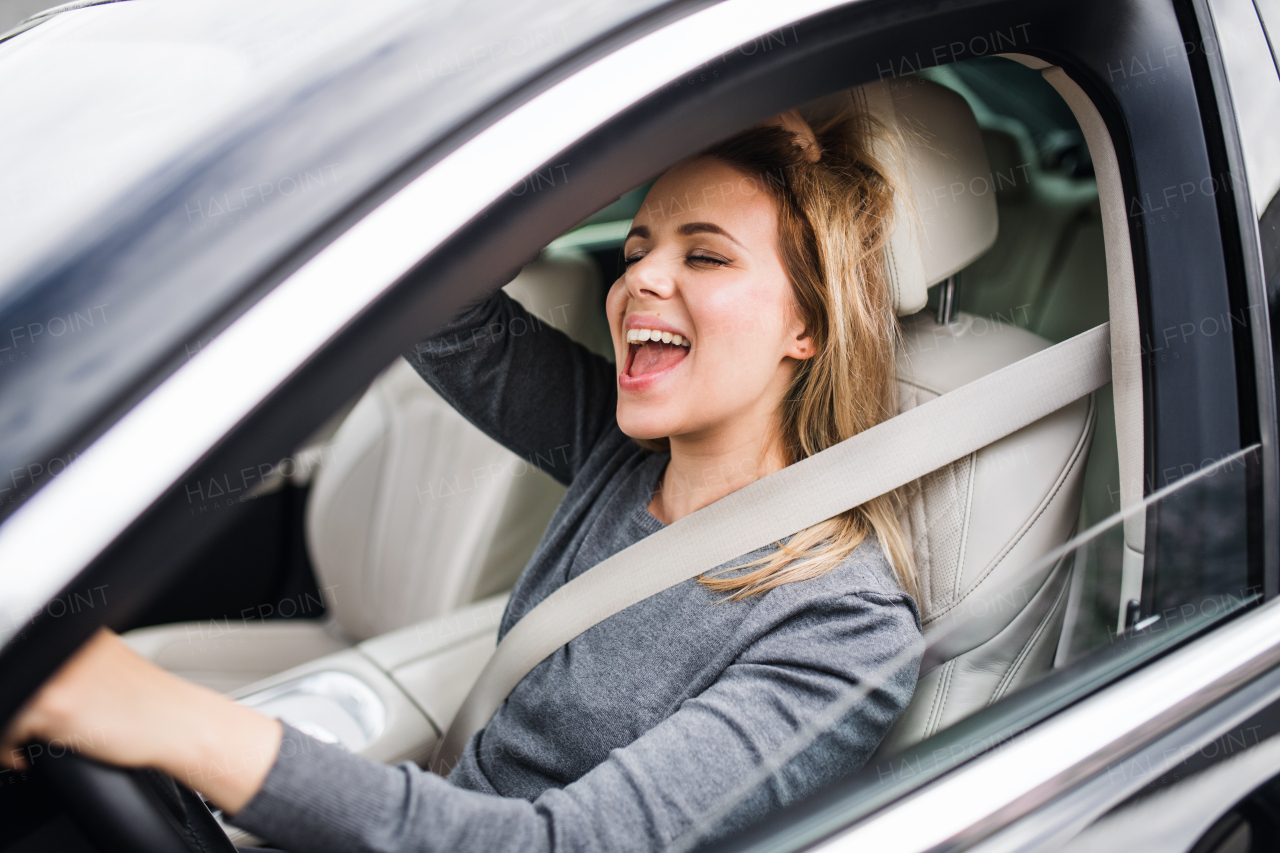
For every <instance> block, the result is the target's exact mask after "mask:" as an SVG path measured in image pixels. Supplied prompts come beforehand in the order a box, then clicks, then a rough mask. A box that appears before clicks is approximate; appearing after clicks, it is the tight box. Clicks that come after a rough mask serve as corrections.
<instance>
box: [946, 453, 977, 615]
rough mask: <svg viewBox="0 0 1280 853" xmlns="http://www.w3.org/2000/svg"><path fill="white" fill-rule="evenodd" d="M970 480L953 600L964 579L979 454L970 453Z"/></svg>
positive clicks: (958, 592) (965, 497)
mask: <svg viewBox="0 0 1280 853" xmlns="http://www.w3.org/2000/svg"><path fill="white" fill-rule="evenodd" d="M968 458H969V482H968V484H967V486H966V487H965V492H964V524H962V525H961V527H960V553H959V554H957V555H956V578H955V582H954V583H953V584H952V585H951V600H952V601H954V600H955V599H956V596H958V595H959V594H960V589H961V586H962V583H963V581H964V555H965V552H967V551H968V550H969V524H970V522H972V521H973V483H974V480H976V479H977V478H978V454H977V453H970V454H969V457H968Z"/></svg>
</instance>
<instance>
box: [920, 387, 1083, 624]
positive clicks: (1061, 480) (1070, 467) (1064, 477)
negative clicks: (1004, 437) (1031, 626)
mask: <svg viewBox="0 0 1280 853" xmlns="http://www.w3.org/2000/svg"><path fill="white" fill-rule="evenodd" d="M1096 417H1097V408H1096V405H1095V402H1094V395H1093V394H1090V395H1089V414H1088V417H1086V418H1085V428H1084V429H1083V430H1081V432H1080V438H1079V439H1077V441H1076V446H1075V449H1074V450H1072V452H1071V458H1070V459H1068V461H1067V465H1066V466H1065V467H1064V468H1063V469H1062V473H1061V474H1060V475H1059V476H1058V480H1057V482H1055V483H1054V485H1053V488H1051V489H1050V490H1049V493H1048V494H1047V495H1046V496H1045V499H1044V500H1043V501H1041V503H1040V506H1038V507H1036V511H1035V512H1034V513H1032V514H1031V516H1030V517H1029V518H1028V519H1027V521H1026V523H1025V524H1023V525H1022V527H1021V528H1020V529H1019V530H1018V532H1017V533H1016V534H1014V536H1013V538H1012V539H1010V540H1009V541H1008V542H1007V543H1006V544H1005V546H1004V547H1003V548H1001V549H1000V553H999V554H997V555H996V556H995V558H994V559H992V561H991V562H990V563H989V564H988V565H987V568H986V569H984V570H983V571H982V574H981V575H979V576H978V578H977V579H976V580H974V582H973V584H972V585H971V586H970V587H969V589H968V590H967V591H966V592H965V593H964V595H962V596H960V597H959V598H957V599H956V600H955V601H953V602H952V603H951V604H949V605H947V607H945V608H943V610H941V611H940V612H938V613H934V614H930V616H929V619H928V620H927V621H928V622H930V623H932V622H934V621H936V620H937V619H938V618H939V617H941V616H944V615H946V614H947V613H949V612H950V611H952V610H954V609H955V608H956V607H958V606H960V604H961V603H962V602H963V601H964V600H965V599H966V598H968V597H969V596H970V595H972V594H973V593H974V591H975V590H977V588H978V587H979V586H981V585H982V582H983V581H984V580H986V579H987V577H988V576H989V575H990V574H991V573H992V572H993V571H995V569H996V567H997V566H999V565H1000V563H1002V562H1003V561H1004V558H1005V557H1007V556H1008V555H1009V552H1010V551H1012V550H1013V549H1014V547H1015V546H1016V545H1017V544H1018V543H1019V542H1021V541H1022V539H1023V538H1024V537H1025V536H1026V535H1027V533H1028V532H1030V530H1031V528H1032V527H1034V526H1035V523H1036V522H1037V521H1038V520H1039V519H1040V517H1041V516H1042V515H1044V513H1045V511H1046V510H1047V509H1048V508H1049V506H1050V505H1051V504H1052V503H1053V501H1054V500H1055V499H1056V498H1057V496H1058V494H1059V492H1061V491H1062V487H1063V486H1064V485H1066V483H1067V481H1068V480H1069V479H1070V477H1071V472H1072V471H1074V470H1075V469H1076V467H1077V466H1078V465H1079V464H1080V460H1081V458H1083V457H1084V448H1085V447H1086V446H1087V445H1088V444H1089V441H1090V439H1091V438H1092V437H1093V426H1094V423H1095V420H1096ZM1014 434H1015V435H1016V434H1017V433H1014Z"/></svg>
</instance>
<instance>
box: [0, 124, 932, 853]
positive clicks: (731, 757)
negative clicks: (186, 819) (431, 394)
mask: <svg viewBox="0 0 1280 853" xmlns="http://www.w3.org/2000/svg"><path fill="white" fill-rule="evenodd" d="M870 139H871V133H870V131H869V130H868V129H867V124H866V122H865V121H863V120H860V119H857V118H856V117H852V116H846V117H845V118H843V119H840V120H833V121H831V122H830V123H829V124H827V125H826V126H823V127H821V128H819V132H817V133H816V134H815V133H814V131H813V130H812V129H810V127H809V126H808V125H807V124H806V123H805V122H804V120H803V119H802V118H801V117H800V116H799V114H798V113H795V112H792V113H788V114H785V115H783V116H780V117H778V118H777V119H775V120H774V121H772V122H769V123H767V124H765V125H763V126H760V127H757V128H753V129H751V130H748V131H745V132H743V133H741V134H739V135H738V136H736V137H734V138H732V139H730V140H728V141H726V142H724V143H721V144H718V145H716V146H714V147H713V148H711V149H709V150H708V151H706V152H704V153H703V154H702V155H700V156H697V157H695V158H693V159H691V160H689V161H687V162H684V163H681V164H679V165H678V166H676V167H675V168H673V169H671V170H670V171H669V172H667V173H666V174H665V175H663V176H662V178H661V179H660V180H659V181H658V182H657V183H656V184H655V185H654V187H653V189H652V190H651V191H650V193H649V195H648V197H647V199H646V200H645V203H644V206H643V207H642V208H641V210H640V213H639V214H638V215H637V216H636V218H635V222H634V225H633V227H632V229H631V232H630V234H629V235H628V237H627V240H626V244H625V247H624V252H625V258H626V264H627V268H626V272H625V273H624V275H623V276H622V277H621V278H619V279H618V281H617V282H615V283H614V285H613V287H612V289H611V290H610V292H609V296H608V302H607V314H608V319H609V324H610V328H611V331H612V334H613V343H614V349H615V354H616V356H617V359H616V364H609V363H608V362H607V361H605V360H604V359H601V358H599V357H597V356H594V355H591V354H590V353H588V352H587V351H586V350H585V349H584V348H582V347H580V346H578V345H576V344H574V343H573V342H572V341H570V340H569V339H568V338H566V337H565V336H563V335H561V334H560V333H559V332H556V331H554V330H552V329H550V328H548V327H545V326H539V325H538V324H537V323H536V322H531V320H530V318H529V316H528V315H527V314H526V313H525V312H524V311H523V309H521V307H520V306H519V305H518V304H516V303H515V302H513V301H512V300H510V299H509V298H507V297H506V296H505V295H503V294H502V293H501V292H498V293H497V294H496V295H494V296H493V297H491V298H489V299H487V300H485V301H483V302H481V303H479V304H476V305H474V306H472V307H471V308H469V309H468V310H466V311H464V312H463V313H462V314H461V315H460V316H459V317H457V318H455V319H454V320H453V321H452V322H451V323H450V324H449V325H448V326H447V328H445V329H443V330H442V331H440V332H439V333H438V334H436V335H434V336H433V337H432V338H430V339H428V340H426V341H424V342H423V343H422V344H420V345H419V346H418V347H417V348H416V349H415V350H414V352H413V354H412V355H411V356H410V357H409V358H410V361H411V362H412V363H413V365H414V366H415V367H416V368H417V370H418V371H419V372H420V373H421V374H422V375H423V376H424V377H425V378H426V380H427V381H428V382H430V383H431V384H432V385H433V386H434V387H436V388H437V389H438V390H439V391H440V393H441V394H443V395H444V396H445V398H446V399H448V400H449V401H450V402H451V403H453V404H454V405H455V406H456V407H457V408H458V409H459V410H460V411H462V412H463V413H464V414H465V415H466V416H467V417H468V418H469V419H471V420H472V421H473V422H474V423H476V425H477V426H479V427H480V428H481V429H483V430H485V431H486V432H488V433H489V434H490V435H492V436H493V437H494V438H496V439H497V440H499V441H501V442H502V443H503V444H505V445H506V446H507V447H509V448H511V449H512V450H513V451H515V452H516V453H519V454H520V455H522V456H524V457H526V458H533V459H539V460H546V459H548V458H550V459H552V460H553V462H552V463H551V465H550V467H549V468H548V471H549V473H551V474H552V475H553V476H555V477H557V478H559V479H560V480H562V481H563V482H565V483H567V484H568V485H569V491H568V494H567V495H566V497H565V499H564V502H563V503H562V504H561V506H560V508H559V509H558V511H557V513H556V515H555V517H554V518H553V519H552V522H551V525H550V527H549V528H548V530H547V532H546V534H545V535H544V536H543V539H542V542H541V543H540V544H539V546H538V549H537V551H536V552H535V553H534V555H533V558H532V560H531V561H530V564H529V566H528V567H527V568H526V569H525V571H524V573H523V575H522V576H521V578H520V580H519V582H518V583H517V585H516V587H515V590H514V592H513V594H512V598H511V603H510V604H509V606H508V609H507V612H506V614H505V616H504V618H503V621H502V625H501V631H502V632H503V633H505V632H506V631H508V630H509V629H510V628H511V626H512V625H513V624H514V623H515V622H516V621H518V620H519V618H520V617H521V616H523V615H524V614H525V613H527V612H528V611H529V610H530V609H531V608H532V607H533V606H535V605H536V604H537V603H538V602H539V601H541V600H542V599H544V598H545V597H546V596H547V595H548V594H550V593H551V592H552V591H553V590H555V589H556V588H558V587H559V586H561V585H562V584H564V583H566V582H567V581H568V580H570V579H571V578H574V577H576V576H578V575H579V574H581V573H582V572H584V571H586V570H587V569H589V568H590V567H592V566H593V565H595V564H597V563H599V562H600V561H601V560H603V559H605V558H607V557H609V556H610V555H612V554H615V553H617V552H618V551H620V550H622V549H623V548H626V547H627V546H629V545H630V544H632V543H634V542H636V541H637V540H639V539H641V538H643V537H645V536H647V535H649V534H650V533H653V532H654V531H656V530H658V529H660V528H661V527H662V526H663V525H665V524H671V523H673V522H675V521H676V520H678V519H680V518H683V517H684V516H686V515H688V514H690V513H692V512H696V511H697V510H698V509H700V508H702V507H704V506H706V505H708V504H710V503H712V502H713V501H715V500H717V499H718V498H721V497H723V496H725V495H727V494H729V493H731V492H733V491H735V490H736V489H739V488H741V487H742V486H745V485H747V484H748V483H750V482H752V481H754V480H756V479H758V478H760V477H763V476H766V475H768V474H770V473H772V472H774V471H777V470H779V469H781V468H783V467H784V466H786V465H789V464H791V463H792V462H795V461H797V460H798V459H801V458H804V457H806V456H808V455H810V454H813V453H815V452H817V451H819V450H822V449H823V448H825V447H828V446H830V445H832V444H834V443H836V442H838V441H840V440H842V439H844V438H847V437H849V436H851V435H853V434H855V433H858V432H860V431H861V430H864V429H866V428H868V427H870V426H872V425H874V424H876V423H878V422H880V421H882V420H884V419H885V418H887V417H889V416H891V415H892V414H893V412H894V401H895V396H896V385H895V382H894V358H895V346H896V328H897V327H896V321H895V318H894V314H893V309H892V304H891V301H890V297H889V293H888V292H887V284H886V279H885V271H884V262H885V257H884V251H883V250H884V246H885V244H886V241H887V240H888V236H889V232H888V229H889V228H890V227H891V218H892V210H893V187H892V185H891V182H890V181H889V180H888V179H887V178H886V177H885V174H884V170H883V169H882V168H881V167H880V165H878V163H877V160H876V158H875V157H874V156H873V154H872V149H871V143H870ZM513 323H515V324H518V327H519V328H521V329H522V330H524V329H529V328H535V329H537V331H536V332H533V333H527V332H526V333H524V334H514V333H510V334H509V333H507V330H509V329H511V330H513V332H514V329H513ZM424 440H429V439H426V438H424ZM913 588H914V587H913V582H912V568H911V556H910V553H909V551H908V548H907V546H906V544H905V542H904V541H903V535H902V532H901V530H900V528H899V527H898V524H897V521H896V520H895V515H894V508H893V506H892V504H891V502H890V499H888V498H881V499H877V500H874V501H871V502H869V503H868V504H866V505H864V506H862V507H859V508H857V509H855V510H852V511H850V512H848V513H845V514H843V515H841V516H838V517H836V518H833V519H830V520H828V521H826V522H824V523H822V524H819V525H817V526H815V527H813V528H811V529H809V530H806V531H803V532H801V533H799V534H797V535H795V536H794V537H792V538H791V539H790V540H789V541H788V542H786V543H780V544H778V545H776V546H772V547H769V548H765V549H761V550H759V551H756V552H753V553H750V554H745V555H743V557H741V558H740V559H738V560H735V561H733V562H731V563H730V564H728V565H726V566H724V567H721V569H720V570H717V571H716V572H712V573H710V574H708V575H706V576H704V577H702V578H699V579H695V580H691V581H688V582H686V583H683V584H680V585H678V586H676V587H673V588H671V589H668V590H666V591H665V592H663V593H660V594H658V595H655V596H653V597H651V598H649V599H647V600H645V601H643V602H641V603H639V604H637V605H635V606H633V607H631V608H629V609H627V610H625V611H623V612H622V613H619V614H617V615H615V616H613V617H611V618H610V619H607V620H605V621H604V622H602V623H600V624H599V625H596V626H595V627H593V628H591V629H590V630H588V631H586V632H584V633H583V634H582V635H580V636H579V637H577V638H575V639H574V640H572V641H571V642H570V643H568V644H567V645H566V646H564V647H562V648H561V649H560V650H559V651H557V652H556V653H554V654H553V655H551V656H550V657H549V658H547V659H546V660H544V661H543V662H542V663H541V664H539V665H538V666H537V667H536V668H535V669H534V670H533V671H532V672H530V673H529V675H528V676H526V677H525V678H524V680H523V681H522V682H521V683H520V684H519V685H518V686H517V687H516V689H515V690H514V691H513V692H512V693H511V695H510V697H509V698H508V699H507V701H506V702H505V703H504V704H503V705H502V707H501V708H499V710H498V711H497V712H496V713H495V714H494V716H493V718H492V719H491V720H490V722H489V723H488V725H487V726H486V727H485V728H484V729H483V730H482V731H480V732H479V733H477V734H476V735H475V736H474V737H472V738H471V740H470V742H469V743H468V744H467V747H466V750H465V753H464V755H463V757H462V759H461V761H460V762H459V764H458V766H457V767H455V768H454V770H453V771H452V773H451V774H450V775H449V777H448V779H447V780H446V779H442V778H440V777H438V776H435V775H433V774H431V773H427V772H424V771H422V770H419V769H418V768H417V767H415V766H413V765H411V764H408V763H406V764H403V765H401V766H399V767H387V766H383V765H379V764H375V763H374V762H371V761H367V760H365V759H362V758H359V757H357V756H353V755H350V754H348V753H346V752H343V751H342V750H340V749H338V748H336V747H332V746H325V745H322V744H320V743H318V742H316V741H314V740H311V739H309V738H307V737H306V736H304V735H302V734H300V733H299V732H298V731H296V730H294V729H293V728H291V727H289V726H287V725H282V724H281V723H280V722H278V721H276V720H270V719H267V718H265V717H262V716H260V715H258V714H257V713H255V712H253V711H251V710H249V709H247V708H242V707H240V706H238V705H235V704H233V703H232V702H230V701H229V700H227V699H225V698H224V697H222V696H219V695H217V694H215V693H213V692H211V691H208V690H205V689H204V688H200V687H196V686H194V685H191V684H188V683H186V682H183V681H181V680H179V679H177V678H176V677H174V676H171V675H169V674H167V673H165V672H163V671H162V670H160V669H158V668H156V667H155V666H153V665H151V664H149V663H147V662H145V661H143V660H142V659H141V658H139V657H137V656H135V655H133V654H132V653H131V652H130V651H129V650H128V649H127V648H126V647H125V646H124V645H123V644H122V642H121V641H120V640H119V639H118V638H117V637H116V636H115V635H113V634H110V633H109V632H105V631H104V632H101V633H100V634H99V635H98V636H97V637H95V638H94V639H93V640H92V641H90V642H89V643H88V644H87V645H86V647H85V648H84V649H83V650H82V651H81V652H79V653H78V654H77V655H76V656H75V657H74V658H72V659H71V660H70V661H69V662H68V663H67V664H66V665H65V666H64V667H63V668H62V669H61V670H60V671H59V672H58V673H57V674H56V675H55V676H54V677H53V678H52V679H51V680H50V681H49V683H48V684H46V685H45V686H44V687H43V688H42V689H41V691H40V692H39V693H38V694H37V695H36V696H35V697H34V698H33V699H32V701H31V702H30V703H29V705H28V706H27V707H26V708H25V709H24V710H23V711H22V712H21V713H20V714H19V716H18V718H17V719H16V720H15V721H14V722H13V723H12V724H11V726H10V728H9V730H8V731H7V733H6V735H5V742H6V746H7V749H6V752H5V755H4V760H5V761H6V762H8V763H10V764H13V763H15V762H18V761H20V760H21V758H20V755H19V754H18V753H11V752H9V751H8V749H9V748H12V747H15V746H17V745H19V744H21V743H23V742H25V741H26V740H28V739H33V738H34V739H54V738H61V739H70V738H71V737H73V736H74V735H75V734H76V733H97V734H98V735H99V736H98V737H85V738H82V740H81V741H80V742H81V743H91V744H92V746H91V747H89V748H88V751H89V752H90V754H92V755H94V756H96V757H98V758H100V759H102V760H105V761H109V762H112V763H115V764H119V765H124V766H150V767H156V768H159V769H161V770H163V771H165V772H167V773H169V774H171V775H173V776H174V777H175V778H177V779H178V780H179V781H182V782H185V783H187V784H189V785H191V786H192V787H195V788H197V789H199V790H200V791H201V792H203V793H204V794H205V796H206V797H208V798H209V799H210V800H211V801H212V802H213V803H215V804H217V805H218V806H220V807H221V808H222V809H223V810H224V811H225V812H226V813H227V814H228V815H230V816H232V818H231V819H232V820H233V821H234V822H235V823H236V824H238V825H240V826H242V827H244V828H246V829H248V830H249V831H251V832H254V833H256V834H258V835H260V836H263V837H265V838H268V839H270V840H271V841H272V842H274V843H275V844H278V845H280V846H282V847H285V848H287V849H289V850H291V851H294V852H295V853H304V851H313V850H315V851H319V850H436V849H439V850H450V851H473V850H474V851H493V850H513V851H516V850H518V851H531V850H598V849H608V850H659V849H664V848H666V847H667V846H668V845H669V844H670V843H671V842H672V841H673V840H675V839H677V838H679V837H681V836H683V835H686V834H688V833H690V832H702V831H705V830H706V829H708V826H707V825H706V824H707V822H708V821H713V822H714V823H715V827H716V829H715V831H717V832H722V831H725V830H727V829H731V828H733V827H735V826H738V825H741V824H743V823H745V822H748V821H750V820H752V819H754V818H757V817H759V816H760V815H761V814H762V813H764V812H765V811H767V810H769V809H773V808H777V807H778V806H780V805H783V804H786V803H789V802H792V801H794V800H796V799H798V798H800V797H803V796H804V795H805V794H807V793H809V792H811V791H813V790H814V789H815V788H817V787H819V786H821V785H824V784H827V783H829V782H830V781H832V780H833V779H836V778H838V777H839V776H841V775H843V774H846V773H848V772H850V771H852V770H854V769H856V768H858V767H860V766H861V765H862V764H863V763H864V762H865V761H866V760H867V758H868V756H869V755H870V754H871V753H872V751H873V750H874V749H875V747H876V745H877V744H878V743H879V742H880V740H881V738H882V737H883V736H884V734H885V732H886V731H887V730H888V728H889V726H890V725H891V724H892V723H893V722H894V720H895V719H896V718H897V716H898V715H899V714H900V713H901V712H902V711H903V709H904V708H905V707H906V705H907V703H908V701H909V700H910V698H911V694H912V691H913V689H914V687H915V680H916V674H917V668H918V666H919V657H920V652H921V650H922V643H921V638H920V629H919V615H918V613H917V610H916V606H915V604H914V602H913V601H912V599H911V597H910V594H909V593H910V592H911V591H912V590H913ZM855 689H861V690H866V691H868V692H867V696H866V698H865V699H862V700H861V701H858V702H857V703H855V704H853V705H852V707H851V708H849V709H848V710H847V711H845V712H844V713H842V714H840V715H837V717H838V718H837V719H832V720H828V721H827V723H826V724H824V725H823V726H822V729H821V734H820V735H819V736H818V737H816V738H813V739H811V740H810V741H809V742H807V744H805V745H804V748H803V749H801V750H799V751H798V753H797V752H796V751H795V750H794V749H791V750H790V751H789V752H788V751H786V750H788V749H789V748H791V747H793V746H794V744H795V743H796V741H797V739H798V738H800V737H801V730H802V728H803V727H804V726H805V725H806V724H810V723H813V722H814V721H817V720H819V719H822V715H823V714H824V712H828V713H829V709H830V708H831V707H833V705H834V703H837V701H838V700H840V699H841V698H842V697H846V696H848V695H849V693H850V691H852V690H855ZM788 756H790V757H788ZM727 805H731V806H732V807H731V808H728V809H727V810H726V806H727Z"/></svg>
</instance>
